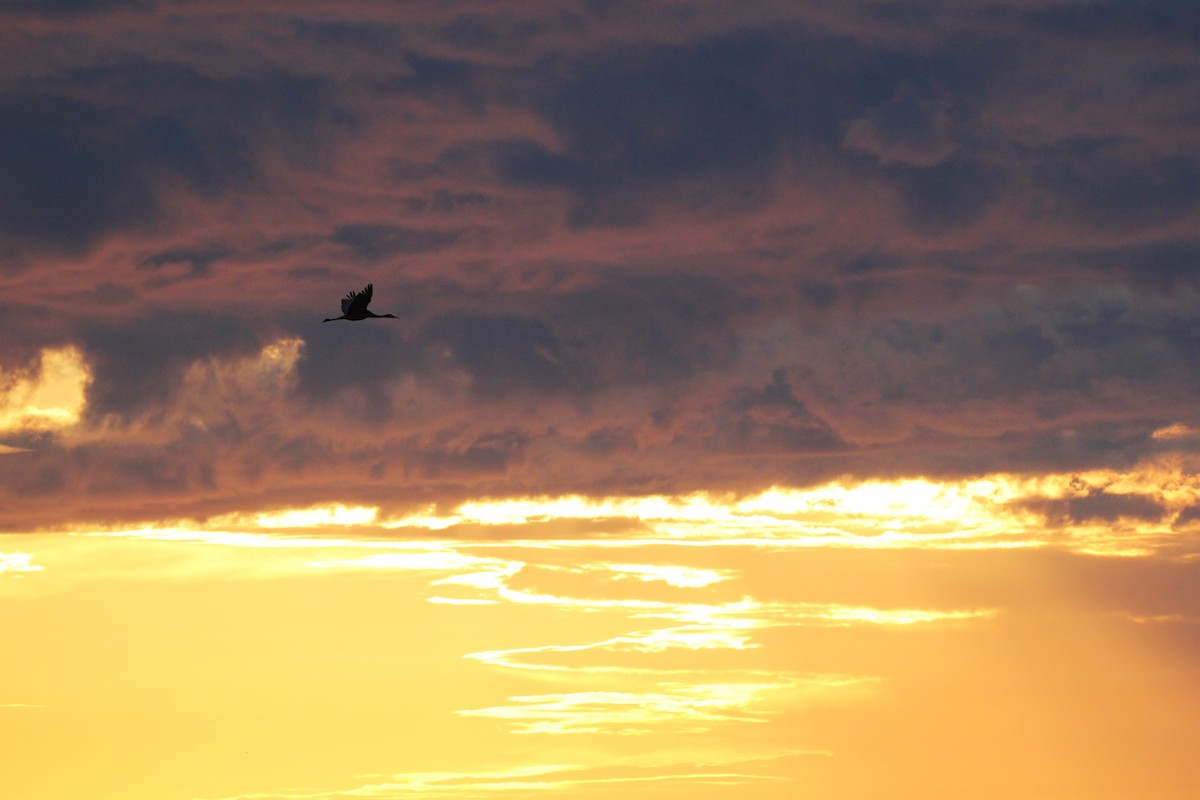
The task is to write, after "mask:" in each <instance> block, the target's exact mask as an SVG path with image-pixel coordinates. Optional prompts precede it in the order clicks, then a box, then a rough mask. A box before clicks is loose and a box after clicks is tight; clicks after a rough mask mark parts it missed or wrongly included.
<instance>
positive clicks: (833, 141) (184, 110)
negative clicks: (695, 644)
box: [0, 2, 1200, 513]
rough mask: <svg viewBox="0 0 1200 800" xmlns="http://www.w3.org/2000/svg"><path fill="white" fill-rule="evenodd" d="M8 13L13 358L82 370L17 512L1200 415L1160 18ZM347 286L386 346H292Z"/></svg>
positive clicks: (960, 451) (501, 490) (772, 461)
mask: <svg viewBox="0 0 1200 800" xmlns="http://www.w3.org/2000/svg"><path fill="white" fill-rule="evenodd" d="M18 5H19V4H18ZM68 6H70V8H68ZM14 8H15V7H14V6H12V5H11V4H10V6H9V8H8V12H10V13H8V14H7V16H6V19H7V20H9V21H10V22H11V25H9V26H7V27H6V28H5V30H4V32H3V33H0V44H3V45H4V47H2V48H0V52H2V53H3V55H0V60H2V61H3V64H4V66H5V69H4V70H3V72H4V74H5V75H6V76H7V77H6V78H5V80H4V81H3V82H0V140H2V144H3V146H0V177H4V178H5V180H2V181H0V211H3V212H4V213H0V250H3V251H4V252H3V255H4V257H3V258H0V270H3V272H4V275H5V277H4V280H5V281H6V288H7V289H9V291H8V293H7V294H6V296H7V297H8V301H7V302H8V304H7V305H6V306H5V308H4V309H3V310H2V312H0V313H3V314H4V317H5V319H6V321H7V322H8V323H10V324H6V325H5V327H4V329H3V330H0V368H2V369H3V370H4V374H12V373H15V372H17V371H20V370H26V371H27V370H28V368H29V365H31V364H34V363H36V360H37V358H39V353H40V352H41V350H42V349H43V348H46V347H51V348H64V347H75V348H76V349H77V351H78V352H79V353H80V354H81V358H82V361H83V362H84V366H85V367H86V369H87V371H88V372H89V373H90V374H91V375H92V383H91V384H90V386H89V387H88V390H87V394H86V398H85V399H86V407H85V410H84V412H83V416H82V417H81V421H80V422H79V423H76V424H73V425H72V426H68V427H69V429H63V430H58V431H56V432H53V433H49V432H42V433H39V434H38V435H36V436H34V435H32V434H30V433H28V432H25V433H21V434H19V435H17V434H14V436H15V437H16V438H12V437H10V438H8V439H6V443H7V444H8V445H9V446H10V447H18V448H22V449H26V450H30V451H36V452H25V453H8V454H6V456H5V459H6V460H7V461H8V463H9V464H10V465H12V464H15V463H16V462H18V461H19V462H20V464H21V465H22V466H21V468H20V470H21V471H20V473H19V474H17V473H14V480H17V481H18V483H20V485H22V486H26V487H27V488H28V489H29V492H30V497H42V498H46V499H45V500H43V501H42V502H43V503H46V504H49V503H51V502H52V500H53V499H59V500H61V499H63V498H66V497H69V496H71V493H72V492H75V493H79V492H83V493H85V494H87V493H88V492H91V495H89V496H93V497H103V498H106V499H105V500H104V502H103V503H101V505H104V507H105V510H102V511H100V512H98V513H117V512H116V511H113V510H112V506H111V505H106V504H108V503H116V502H118V501H117V500H116V498H118V497H120V498H122V499H121V500H120V502H121V503H124V509H123V510H122V511H121V512H120V513H126V512H128V513H133V509H136V508H139V506H138V505H137V503H136V501H135V500H134V498H135V497H136V496H137V492H138V491H145V492H146V493H147V495H146V498H147V500H146V502H147V503H148V504H150V505H153V504H154V503H157V502H166V501H167V499H168V498H172V497H173V498H174V499H175V500H178V501H179V502H181V503H196V504H198V507H199V506H204V507H209V504H214V505H216V506H221V504H222V503H235V495H236V492H234V489H233V487H235V486H239V485H242V484H243V483H244V484H246V485H249V486H252V487H253V491H254V492H256V493H259V494H256V497H260V498H263V499H262V502H284V501H285V500H284V499H285V498H291V497H293V496H294V495H296V494H298V493H303V492H305V491H315V492H318V493H320V494H321V495H322V497H321V498H320V499H322V500H324V499H329V500H336V499H338V495H339V494H341V493H348V494H349V495H353V496H354V498H355V499H356V500H361V501H362V502H368V501H371V502H374V500H375V499H376V498H377V497H380V496H383V495H385V494H387V493H390V495H391V496H392V497H394V498H399V499H398V500H397V501H396V502H414V503H415V502H425V501H426V500H428V499H429V498H430V497H433V496H436V497H437V498H438V499H439V500H446V499H461V498H463V497H466V496H469V495H470V494H471V493H472V492H483V493H496V494H499V495H504V494H506V493H517V494H528V493H534V494H536V493H560V494H571V493H583V494H612V493H615V494H620V493H626V492H634V493H636V492H643V493H646V492H649V493H655V492H665V493H686V492H688V491H691V490H697V489H711V490H714V491H725V490H729V491H756V490H760V489H762V488H764V487H766V486H769V485H771V484H782V485H806V484H810V483H812V482H818V481H822V480H828V479H833V478H836V477H838V476H841V475H852V476H864V477H869V476H872V475H878V476H900V475H910V476H911V475H941V476H959V475H970V474H979V473H981V472H988V471H994V470H997V469H1004V470H1029V471H1032V472H1037V471H1047V470H1050V471H1053V470H1069V469H1076V468H1080V469H1082V468H1085V467H1088V466H1098V465H1099V466H1107V467H1114V468H1117V467H1123V466H1128V465H1130V464H1133V463H1137V462H1138V461H1139V460H1142V459H1146V458H1153V457H1155V456H1157V455H1159V454H1162V453H1166V452H1174V453H1177V454H1181V455H1184V456H1186V455H1188V454H1190V453H1191V451H1192V450H1193V449H1194V444H1193V443H1191V442H1190V440H1185V439H1164V438H1161V437H1160V438H1154V436H1153V432H1154V431H1156V430H1159V429H1161V428H1163V427H1164V426H1167V425H1171V424H1174V423H1178V424H1184V425H1194V424H1195V422H1196V420H1195V414H1194V412H1193V410H1192V405H1193V403H1192V399H1193V398H1194V396H1195V392H1196V391H1197V390H1198V389H1200V373H1197V371H1196V369H1195V366H1194V361H1195V359H1194V358H1192V354H1193V352H1194V350H1195V346H1196V344H1197V342H1196V337H1195V335H1194V334H1193V333H1192V331H1194V330H1196V329H1197V328H1196V326H1197V323H1198V322H1200V320H1197V319H1196V314H1195V313H1194V308H1195V302H1194V293H1195V291H1196V289H1197V279H1198V277H1200V273H1198V272H1197V269H1196V264H1197V263H1198V262H1197V258H1196V256H1197V253H1198V252H1200V247H1198V246H1197V240H1196V237H1195V235H1194V234H1193V233H1192V230H1193V229H1194V228H1195V222H1196V221H1197V219H1198V218H1200V217H1198V215H1200V199H1198V198H1200V194H1198V192H1197V186H1198V185H1200V184H1198V183H1197V180H1196V176H1197V174H1200V170H1198V168H1197V157H1198V156H1197V153H1196V149H1195V145H1194V136H1193V135H1192V131H1193V128H1194V124H1193V122H1194V120H1192V119H1191V118H1190V117H1189V114H1190V111H1189V109H1191V107H1192V106H1193V105H1194V103H1193V102H1192V101H1191V100H1190V98H1191V97H1192V96H1193V95H1194V94H1195V92H1194V89H1195V82H1196V73H1195V70H1194V69H1193V66H1194V65H1192V63H1191V61H1190V60H1189V58H1190V57H1189V56H1188V55H1187V48H1186V42H1187V37H1188V36H1189V35H1190V34H1188V33H1187V26H1186V25H1182V26H1177V28H1178V30H1177V31H1176V32H1174V33H1171V32H1169V31H1168V28H1169V27H1170V25H1169V24H1168V23H1172V22H1179V21H1180V15H1181V14H1182V13H1183V12H1182V11H1181V9H1182V6H1180V5H1178V4H1175V3H1172V2H1161V3H1151V4H1148V5H1147V6H1146V7H1145V8H1143V9H1141V10H1139V11H1137V12H1131V11H1121V10H1120V9H1119V8H1118V7H1117V5H1114V4H1107V3H1101V4H1091V5H1088V6H1086V7H1085V6H1078V7H1077V6H1061V7H1060V6H1054V7H1037V8H1032V7H1028V6H1020V5H1005V4H1000V5H999V6H995V5H994V6H992V7H990V8H989V10H988V11H987V13H986V14H982V16H980V15H979V14H977V13H976V12H977V11H978V9H972V10H970V11H969V12H968V10H966V9H961V8H957V7H950V6H946V5H936V4H935V5H920V6H913V5H911V4H886V5H884V6H878V7H877V6H871V7H869V8H868V7H858V6H845V7H839V8H836V9H832V8H831V9H817V8H815V7H803V8H799V7H798V8H795V9H789V10H788V11H787V12H786V13H783V12H780V11H779V10H778V9H772V8H768V7H766V6H760V5H757V4H746V5H745V6H739V7H738V8H737V9H732V10H731V9H729V8H727V7H724V6H721V5H719V4H709V3H700V2H698V3H695V4H688V5H686V7H678V8H677V7H668V6H666V5H660V4H655V3H650V4H645V5H644V6H637V5H636V4H635V6H629V5H621V4H618V5H609V4H603V3H601V4H585V5H584V6H581V7H579V8H578V9H574V10H573V11H571V12H570V13H559V12H558V11H554V12H551V11H548V10H544V9H531V8H522V9H515V8H513V9H506V8H496V9H493V10H491V11H489V12H488V13H470V14H466V13H463V11H462V9H459V8H450V7H447V8H440V7H439V8H429V9H425V10H424V11H422V12H421V13H420V14H416V12H414V11H412V10H405V9H399V8H397V9H389V10H386V11H381V10H379V9H374V10H371V11H369V12H368V11H366V10H363V9H361V8H347V9H345V10H344V12H343V13H342V14H341V15H340V16H338V17H337V18H329V17H327V16H325V17H321V18H320V19H318V18H316V17H314V16H313V15H312V14H310V13H308V11H307V10H305V9H297V10H296V11H295V13H294V14H290V15H288V16H287V17H286V18H282V17H279V16H278V15H273V14H266V13H264V14H246V15H234V16H233V17H230V16H228V15H223V14H218V13H214V12H213V10H212V9H211V8H210V7H208V6H207V5H205V4H200V5H198V6H194V7H192V8H191V9H190V10H189V12H188V14H187V15H186V16H181V15H180V14H181V12H179V11H178V10H175V9H167V8H165V7H164V8H159V9H157V10H156V12H155V13H145V12H144V11H143V10H142V9H141V7H140V6H136V5H122V6H121V9H120V13H109V11H112V10H115V8H116V7H115V6H111V5H110V4H105V3H98V4H87V3H84V4H77V5H72V4H56V5H55V6H53V7H48V8H49V9H50V11H53V12H54V13H53V14H51V15H50V16H51V17H53V18H52V19H42V20H34V19H33V17H32V13H33V12H31V11H29V9H24V11H22V13H11V12H13V10H14ZM248 8H250V7H248ZM56 9H57V10H56ZM67 11H71V13H66V12H67ZM75 11H78V12H79V13H78V14H76V13H74V12H75ZM25 12H29V13H25ZM1118 23H1119V24H1118ZM1127 23H1128V24H1127ZM1123 26H1124V27H1123ZM1155 37H1158V38H1155ZM1150 41H1158V42H1160V44H1161V46H1150V44H1148V42H1150ZM1180 43H1183V44H1182V45H1181V44H1180ZM1018 45H1019V46H1018ZM1062 52H1069V53H1070V54H1071V57H1070V58H1059V57H1058V56H1057V55H1056V54H1059V53H1062ZM366 283H374V284H375V286H376V292H377V299H376V301H375V302H376V305H379V306H380V308H379V309H378V310H379V311H380V312H391V313H395V314H397V316H398V317H400V319H398V320H395V321H384V322H380V323H379V324H376V323H377V321H370V322H365V323H361V324H359V323H354V324H341V323H339V325H340V327H338V328H337V329H336V330H334V329H333V328H334V326H333V325H332V324H330V325H326V326H322V325H321V324H320V323H319V320H320V319H321V318H323V317H325V316H329V315H330V314H331V313H333V312H334V311H335V309H336V305H335V303H336V299H337V298H339V297H341V296H342V295H343V294H345V292H346V291H348V290H350V289H357V288H359V287H361V286H363V285H365V284H366ZM283 341H291V342H298V343H299V344H296V345H295V346H294V353H295V358H294V359H293V360H291V361H289V362H288V366H287V368H286V369H283V368H279V369H275V370H274V371H272V369H269V368H268V367H266V366H264V365H265V364H266V361H264V360H263V359H264V357H263V356H262V355H261V354H262V353H263V352H265V350H266V349H267V348H270V347H272V346H275V345H276V344H277V343H279V342H283ZM267 360H269V359H267ZM188 459H190V460H191V461H190V462H189V461H187V460H188ZM185 462H187V463H185ZM7 469H11V470H17V469H18V468H17V467H16V466H9V467H7ZM266 498H271V499H270V500H268V499H266ZM98 502H99V501H98ZM256 502H257V501H256ZM29 508H30V509H32V508H33V501H30V505H29ZM43 508H44V509H45V510H46V513H52V512H53V508H52V507H51V506H50V505H45V506H43ZM1064 513H1065V512H1064Z"/></svg>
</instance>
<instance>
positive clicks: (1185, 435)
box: [1150, 422, 1200, 440]
mask: <svg viewBox="0 0 1200 800" xmlns="http://www.w3.org/2000/svg"><path fill="white" fill-rule="evenodd" d="M1150 435H1151V437H1153V438H1154V439H1159V440H1164V439H1165V440H1172V439H1200V428H1195V427H1193V426H1191V425H1185V424H1183V423H1182V422H1175V423H1172V424H1170V425H1166V426H1164V427H1162V428H1159V429H1158V430H1156V431H1154V432H1153V433H1152V434H1150Z"/></svg>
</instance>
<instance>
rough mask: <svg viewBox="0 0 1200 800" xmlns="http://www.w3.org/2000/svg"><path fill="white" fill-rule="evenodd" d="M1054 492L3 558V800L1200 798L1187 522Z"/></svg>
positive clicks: (586, 503)
mask: <svg viewBox="0 0 1200 800" xmlns="http://www.w3.org/2000/svg"><path fill="white" fill-rule="evenodd" d="M1108 477H1109V479H1110V481H1111V484H1110V485H1118V484H1119V485H1124V486H1126V487H1135V486H1137V485H1138V484H1139V482H1145V481H1157V482H1158V483H1160V484H1164V485H1165V484H1166V483H1168V482H1169V480H1168V478H1169V476H1167V475H1165V474H1164V473H1161V472H1160V473H1151V472H1149V471H1147V472H1145V473H1144V474H1135V473H1127V474H1124V475H1116V474H1114V475H1110V476H1108ZM1177 477H1178V476H1177ZM1056 481H1057V483H1056ZM1122 482H1123V483H1122ZM1055 485H1057V486H1058V487H1059V489H1060V490H1063V491H1067V490H1069V488H1068V487H1069V485H1070V482H1069V479H1068V476H1062V477H1061V478H1059V479H1055V478H1053V477H1047V478H1043V479H1040V481H1039V485H1038V486H1037V487H1031V486H1030V485H1029V483H1028V481H1025V482H1022V481H1021V480H1018V479H1016V478H1013V477H1011V476H993V477H991V478H987V479H980V480H976V481H971V482H963V483H959V484H938V483H935V482H931V481H921V480H912V481H906V482H903V483H895V484H889V483H880V482H877V483H874V484H868V485H856V486H850V485H840V484H839V485H829V486H825V487H819V488H816V489H813V490H808V491H796V490H792V491H783V490H774V491H772V492H768V493H764V494H761V495H759V496H756V497H748V498H742V499H741V500H740V501H734V500H731V499H720V498H714V497H707V496H700V495H693V496H686V497H665V496H662V497H655V498H619V497H618V498H609V499H604V500H584V499H582V498H571V497H563V498H530V499H527V500H523V501H512V502H502V501H493V502H477V503H472V504H464V505H463V506H461V507H459V508H456V509H453V510H445V511H443V512H442V513H440V514H433V513H432V512H431V513H430V514H428V515H410V516H408V517H403V518H392V519H389V518H383V517H381V516H380V514H379V512H378V510H377V509H373V508H355V507H345V506H342V507H316V508H307V509H292V510H289V511H280V512H278V513H273V514H257V515H242V516H228V517H225V518H214V519H212V520H210V521H209V522H208V523H206V524H198V523H192V524H183V523H170V522H165V521H164V522H163V523H161V524H157V525H151V526H142V527H139V528H136V529H121V528H115V529H114V528H111V527H110V528H108V529H100V528H99V527H93V528H90V529H89V528H88V527H87V526H86V525H81V526H77V527H76V528H74V529H72V530H60V531H56V532H44V533H26V534H20V535H10V536H6V537H4V539H3V540H0V545H2V546H0V608H2V609H3V613H2V614H0V638H2V639H3V641H4V642H5V643H6V652H7V653H8V656H7V657H6V658H5V659H3V661H0V687H2V688H0V692H2V695H0V731H2V732H3V734H2V738H3V741H4V742H5V747H6V767H5V769H4V770H3V771H0V795H3V796H4V797H13V798H21V800H60V798H63V797H88V798H94V799H95V800H110V799H111V800H172V799H174V798H179V799H180V800H184V799H186V800H218V799H220V800H226V799H228V800H233V798H238V799H239V800H250V798H256V799H265V798H314V799H317V798H321V799H326V798H328V799H330V800H332V799H334V798H347V799H348V798H416V797H421V798H424V797H447V798H503V797H548V798H575V797H580V798H585V797H611V796H622V797H646V798H651V797H652V798H659V797H679V798H685V797H686V798H701V799H705V798H726V797H728V798H733V797H747V796H751V797H762V798H794V797H803V796H810V797H820V798H867V797H871V798H897V799H899V798H914V799H915V798H923V799H924V798H947V800H948V799H949V798H962V797H971V798H997V799H999V798H1011V797H1016V796H1020V797H1031V798H1080V799H1081V800H1082V798H1088V800H1097V799H1102V798H1122V800H1123V799H1124V798H1128V797H1133V796H1153V797H1157V798H1185V797H1191V796H1193V793H1194V792H1195V791H1196V790H1197V788H1198V787H1200V767H1197V766H1196V765H1195V762H1194V759H1192V758H1190V756H1189V753H1190V751H1191V743H1192V742H1194V741H1195V739H1196V737H1197V735H1198V734H1200V721H1197V718H1196V715H1194V714H1193V713H1190V711H1189V710H1190V709H1194V708H1196V707H1197V703H1198V701H1200V676H1198V675H1197V673H1196V671H1195V669H1194V654H1195V652H1196V647H1197V645H1198V644H1200V639H1198V637H1197V632H1198V630H1200V608H1198V603H1197V596H1196V592H1195V586H1196V585H1197V584H1196V570H1197V564H1198V563H1200V562H1198V560H1197V559H1196V557H1195V555H1194V553H1193V552H1192V551H1191V550H1188V552H1183V551H1184V550H1185V549H1187V547H1188V546H1189V545H1190V546H1192V547H1194V543H1195V531H1194V529H1193V530H1192V531H1187V530H1176V531H1171V530H1160V529H1155V528H1154V526H1153V525H1149V524H1128V525H1126V526H1124V529H1123V530H1121V529H1120V526H1111V525H1110V526H1107V527H1106V528H1105V529H1104V530H1103V531H1100V530H1098V529H1096V528H1089V527H1087V526H1083V525H1074V526H1072V525H1066V526H1062V527H1059V528H1054V529H1051V528H1050V527H1047V526H1046V524H1045V523H1044V521H1043V522H1039V521H1038V520H1037V519H1035V517H1034V516H1033V515H1030V514H1028V513H1025V512H1014V511H1012V510H1011V508H1012V505H1011V504H1012V501H1013V500H1014V498H1017V497H1019V493H1020V492H1022V491H1026V492H1028V491H1032V490H1033V488H1036V489H1037V491H1038V496H1045V495H1046V494H1047V493H1049V492H1052V491H1053V488H1052V487H1053V486H1055ZM1177 488H1178V491H1179V492H1180V493H1181V498H1182V499H1180V500H1179V502H1180V503H1186V502H1190V501H1189V500H1188V499H1187V498H1186V497H1183V496H1184V495H1187V496H1189V497H1190V493H1191V492H1193V491H1195V490H1196V487H1195V485H1194V484H1188V483H1187V482H1186V481H1184V482H1182V483H1181V484H1180V485H1179V486H1178V487H1177ZM1006 509H1008V510H1006Z"/></svg>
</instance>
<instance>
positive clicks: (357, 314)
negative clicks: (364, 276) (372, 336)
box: [321, 283, 399, 322]
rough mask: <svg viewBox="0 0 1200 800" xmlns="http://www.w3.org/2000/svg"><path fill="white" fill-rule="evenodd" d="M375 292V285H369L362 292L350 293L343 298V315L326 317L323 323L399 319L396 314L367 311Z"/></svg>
mask: <svg viewBox="0 0 1200 800" xmlns="http://www.w3.org/2000/svg"><path fill="white" fill-rule="evenodd" d="M373 292H374V288H373V284H370V283H368V284H367V288H365V289H363V290H362V291H361V292H350V293H348V294H347V295H346V296H345V297H343V298H342V315H341V316H340V317H326V318H325V319H323V320H321V321H322V322H333V321H334V320H339V319H348V320H360V319H366V318H367V317H375V318H376V319H383V318H385V317H387V318H389V319H399V318H398V317H397V316H396V315H395V314H372V313H371V312H370V311H367V305H368V304H369V303H370V302H371V295H372V293H373Z"/></svg>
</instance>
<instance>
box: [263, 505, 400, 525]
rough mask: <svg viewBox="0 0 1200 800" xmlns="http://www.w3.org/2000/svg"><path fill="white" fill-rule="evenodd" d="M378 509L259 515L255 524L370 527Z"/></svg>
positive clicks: (325, 509)
mask: <svg viewBox="0 0 1200 800" xmlns="http://www.w3.org/2000/svg"><path fill="white" fill-rule="evenodd" d="M378 513H379V509H378V508H371V507H368V506H354V507H348V506H343V505H332V506H319V507H313V508H299V509H293V510H290V511H280V512H277V513H273V514H258V515H256V516H255V517H254V524H255V525H256V526H257V527H259V528H316V527H321V526H324V525H343V526H350V525H369V524H370V523H372V522H374V521H375V517H376V515H377V514H378Z"/></svg>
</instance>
